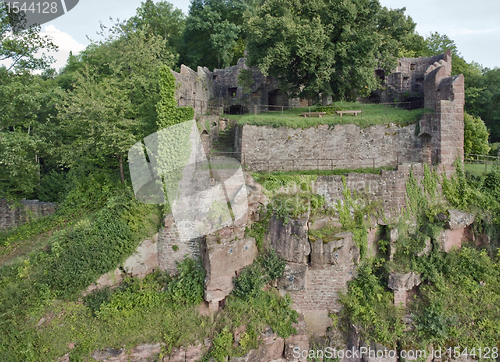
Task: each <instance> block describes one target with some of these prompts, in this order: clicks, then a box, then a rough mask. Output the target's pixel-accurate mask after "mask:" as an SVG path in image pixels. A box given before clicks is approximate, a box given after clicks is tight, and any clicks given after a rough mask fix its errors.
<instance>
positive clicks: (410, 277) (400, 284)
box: [387, 272, 421, 290]
mask: <svg viewBox="0 0 500 362" xmlns="http://www.w3.org/2000/svg"><path fill="white" fill-rule="evenodd" d="M420 282H421V280H420V274H417V273H415V272H410V273H405V274H401V273H392V274H391V275H389V283H388V285H387V286H388V287H389V289H392V290H410V289H411V288H413V287H414V286H417V285H420Z"/></svg>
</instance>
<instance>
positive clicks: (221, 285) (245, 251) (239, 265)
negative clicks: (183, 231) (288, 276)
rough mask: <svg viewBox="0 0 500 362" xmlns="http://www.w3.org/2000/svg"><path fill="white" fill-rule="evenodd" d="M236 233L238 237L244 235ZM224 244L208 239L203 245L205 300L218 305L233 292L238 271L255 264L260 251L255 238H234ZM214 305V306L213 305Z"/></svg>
mask: <svg viewBox="0 0 500 362" xmlns="http://www.w3.org/2000/svg"><path fill="white" fill-rule="evenodd" d="M240 232H241V233H238V232H236V233H235V234H236V235H238V234H239V235H242V233H244V229H243V230H240ZM223 235H224V239H223V240H225V241H224V242H222V241H221V240H220V239H217V238H215V237H213V235H212V236H211V237H207V238H206V239H205V241H204V242H203V243H202V262H203V266H204V268H205V272H206V276H205V300H206V301H207V302H213V303H218V301H220V300H222V299H224V298H225V297H226V296H227V295H228V294H229V293H230V292H231V291H232V290H233V277H234V276H235V275H236V271H238V270H240V269H243V268H244V267H246V266H248V265H250V264H252V263H253V261H254V259H255V258H256V257H257V254H258V251H257V246H256V244H255V239H254V238H238V237H237V236H233V238H234V239H233V240H232V241H228V240H229V239H228V236H226V235H225V234H223ZM213 303H212V304H213Z"/></svg>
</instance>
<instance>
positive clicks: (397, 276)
mask: <svg viewBox="0 0 500 362" xmlns="http://www.w3.org/2000/svg"><path fill="white" fill-rule="evenodd" d="M420 283H421V279H420V274H417V273H415V272H410V273H405V274H401V273H392V274H391V275H389V283H388V285H387V286H388V287H389V289H392V290H393V291H394V304H395V305H396V306H402V307H403V308H406V299H407V292H408V291H409V290H411V289H412V288H413V287H416V286H418V285H420Z"/></svg>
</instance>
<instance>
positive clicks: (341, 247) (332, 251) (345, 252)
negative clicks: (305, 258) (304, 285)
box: [311, 232, 360, 268]
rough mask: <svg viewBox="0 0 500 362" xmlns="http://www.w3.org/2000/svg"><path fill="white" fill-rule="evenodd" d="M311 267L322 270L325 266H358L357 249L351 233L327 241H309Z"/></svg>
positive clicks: (335, 236) (339, 234)
mask: <svg viewBox="0 0 500 362" xmlns="http://www.w3.org/2000/svg"><path fill="white" fill-rule="evenodd" d="M311 250H312V251H311V267H312V268H323V267H325V266H326V265H327V264H331V265H338V264H358V263H359V257H360V254H359V248H358V247H357V246H356V244H355V243H354V241H353V234H352V233H351V232H343V233H338V234H335V235H333V236H332V237H331V238H329V239H328V240H323V239H316V240H314V241H312V240H311Z"/></svg>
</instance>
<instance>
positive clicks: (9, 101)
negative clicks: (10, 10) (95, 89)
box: [0, 68, 60, 199]
mask: <svg viewBox="0 0 500 362" xmlns="http://www.w3.org/2000/svg"><path fill="white" fill-rule="evenodd" d="M59 93H60V92H59V91H58V89H57V87H56V85H55V82H54V80H53V79H52V78H48V79H43V77H41V76H36V75H32V74H30V73H28V72H18V73H10V72H7V71H6V69H5V68H0V184H1V187H0V189H1V191H0V198H9V199H19V198H22V197H33V196H35V197H36V189H37V186H38V183H39V181H40V173H41V169H42V164H43V163H45V162H48V158H49V156H50V138H51V135H52V132H53V130H51V129H50V126H49V123H50V122H49V118H50V117H51V116H53V115H54V113H55V108H54V103H55V102H56V101H57V99H58V95H59Z"/></svg>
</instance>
